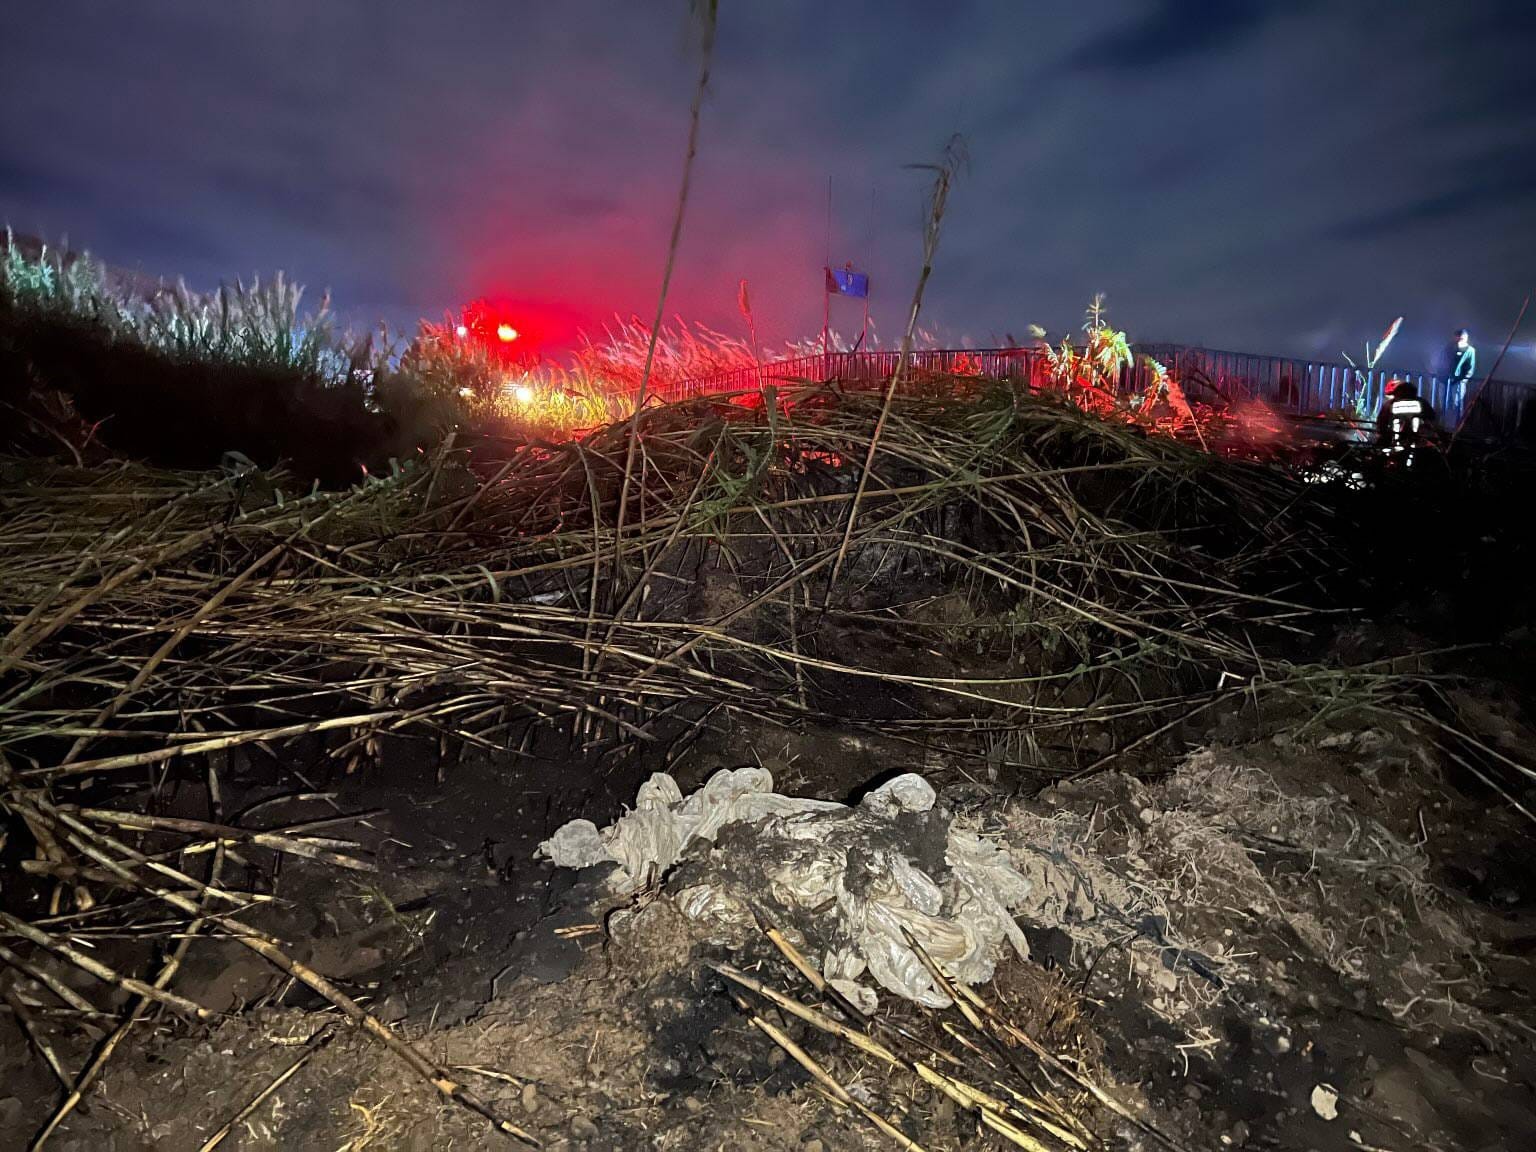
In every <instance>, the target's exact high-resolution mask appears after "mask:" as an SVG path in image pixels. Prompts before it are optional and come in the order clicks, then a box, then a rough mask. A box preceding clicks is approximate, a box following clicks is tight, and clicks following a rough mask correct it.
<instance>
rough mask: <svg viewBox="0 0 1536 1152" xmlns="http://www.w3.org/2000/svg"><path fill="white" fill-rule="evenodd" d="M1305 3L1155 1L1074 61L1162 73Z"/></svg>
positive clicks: (1090, 44)
mask: <svg viewBox="0 0 1536 1152" xmlns="http://www.w3.org/2000/svg"><path fill="white" fill-rule="evenodd" d="M1301 3H1303V0H1157V2H1156V3H1154V4H1152V5H1150V8H1151V11H1149V12H1147V14H1146V15H1145V16H1143V17H1141V18H1140V19H1138V20H1135V21H1134V22H1132V23H1130V24H1127V25H1124V26H1122V27H1119V28H1113V29H1110V30H1109V31H1107V32H1105V33H1104V34H1103V35H1101V36H1096V37H1094V38H1092V39H1090V40H1089V42H1088V43H1087V44H1085V45H1083V47H1082V49H1081V50H1080V51H1079V52H1078V53H1077V54H1076V55H1075V56H1074V58H1073V59H1074V62H1075V63H1077V64H1078V65H1080V66H1082V67H1085V68H1095V69H1103V68H1124V69H1132V70H1135V69H1150V68H1162V67H1165V66H1167V65H1169V64H1174V63H1177V62H1178V61H1181V60H1188V59H1190V58H1192V57H1198V56H1199V55H1201V54H1202V53H1205V52H1213V51H1218V50H1222V49H1226V48H1231V47H1235V46H1236V45H1237V44H1238V42H1239V41H1241V39H1242V38H1243V36H1244V35H1246V34H1247V33H1248V32H1250V31H1252V30H1253V29H1255V28H1258V27H1259V26H1260V25H1261V24H1263V23H1264V22H1265V20H1267V19H1268V18H1269V17H1271V16H1274V15H1276V14H1278V13H1280V12H1281V11H1285V10H1289V11H1291V12H1294V11H1295V10H1296V8H1297V6H1298V5H1300V4H1301Z"/></svg>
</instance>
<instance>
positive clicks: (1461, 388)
mask: <svg viewBox="0 0 1536 1152" xmlns="http://www.w3.org/2000/svg"><path fill="white" fill-rule="evenodd" d="M1445 360H1446V364H1445V372H1446V378H1447V379H1448V380H1449V381H1450V387H1449V388H1448V389H1447V391H1446V394H1445V410H1446V414H1447V415H1448V416H1450V417H1451V418H1452V419H1453V420H1455V421H1456V422H1458V423H1459V422H1460V420H1461V409H1462V405H1463V404H1465V403H1466V401H1467V385H1468V384H1470V383H1471V382H1472V377H1473V375H1474V374H1476V372H1477V349H1476V348H1474V347H1472V340H1471V337H1469V336H1468V335H1467V330H1466V329H1465V328H1463V329H1461V330H1460V331H1458V332H1457V333H1456V338H1455V340H1454V341H1453V342H1452V344H1451V346H1450V348H1449V349H1448V350H1447V352H1446V356H1445Z"/></svg>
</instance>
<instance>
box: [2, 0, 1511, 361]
mask: <svg viewBox="0 0 1536 1152" xmlns="http://www.w3.org/2000/svg"><path fill="white" fill-rule="evenodd" d="M720 7H721V15H720V31H719V42H718V48H717V54H716V59H715V70H714V81H713V84H712V90H711V95H710V97H709V99H708V101H707V103H706V105H705V110H704V126H703V135H702V140H701V151H700V155H699V162H698V167H697V170H696V179H695V184H694V195H693V199H692V201H691V204H690V210H689V216H688V219H687V223H686V226H685V231H684V239H683V246H682V250H681V257H680V266H679V270H678V274H677V278H676V280H675V282H674V290H673V296H672V309H671V310H672V311H675V312H678V313H682V314H684V315H687V316H690V317H695V318H698V319H701V320H705V321H709V322H712V323H714V324H717V325H719V326H721V327H722V328H725V329H727V330H729V331H731V332H733V333H734V332H736V331H737V330H738V329H740V328H741V321H740V319H739V316H738V315H737V312H736V289H737V284H738V281H739V280H740V279H741V278H743V277H745V278H746V279H747V280H748V281H749V282H750V284H751V291H752V297H753V301H754V305H755V308H756V311H757V315H758V322H759V326H760V328H761V329H762V330H763V332H764V335H765V337H773V338H788V337H790V336H794V335H809V334H812V333H814V332H816V331H818V330H819V328H820V323H821V307H822V296H821V287H822V278H821V272H820V269H821V266H822V264H823V263H824V261H825V258H826V251H825V248H826V243H827V221H826V216H827V181H828V177H829V176H830V177H831V179H832V191H833V195H832V207H833V219H832V229H831V241H832V243H831V249H832V252H831V255H832V258H833V261H834V262H835V263H838V264H841V263H842V262H844V261H846V260H852V261H854V262H855V263H856V264H857V265H859V266H861V267H865V268H867V269H868V270H869V271H870V273H871V274H872V280H873V284H874V314H875V317H876V320H877V322H878V328H879V330H880V332H881V334H882V336H883V338H884V339H885V340H887V341H894V339H895V338H896V337H897V336H898V335H899V327H900V324H901V319H900V318H901V316H902V314H903V313H904V311H905V308H906V306H907V303H908V301H909V299H910V295H911V289H912V284H913V281H914V279H915V276H916V273H917V270H918V266H919V252H920V243H921V224H922V214H923V197H924V192H925V179H926V178H925V177H923V176H922V175H920V174H919V173H916V172H913V171H909V170H905V169H904V168H903V165H905V164H910V163H914V162H924V161H929V160H931V159H933V158H934V157H936V156H937V154H938V152H939V150H940V148H941V147H942V146H943V143H944V141H945V140H946V139H947V138H948V136H949V135H950V134H951V133H952V132H956V131H958V132H962V133H964V134H965V136H966V137H967V139H968V142H969V148H970V153H971V167H970V171H969V173H968V174H966V175H965V176H964V178H963V179H962V181H961V183H960V184H959V185H958V186H957V187H956V189H955V191H954V193H953V196H952V198H951V201H950V214H949V216H948V218H947V219H946V221H945V225H944V235H943V242H942V248H941V251H940V254H939V260H938V265H937V269H936V271H935V274H934V276H933V279H932V281H931V283H930V285H929V289H928V296H927V307H926V311H925V320H926V326H928V327H931V328H935V329H937V330H938V331H939V332H941V333H942V334H943V336H944V337H945V338H946V340H949V341H953V342H961V341H965V340H970V341H974V342H977V343H990V342H993V341H999V340H1001V338H1002V337H1003V335H1004V333H1008V332H1011V333H1014V334H1015V335H1018V336H1023V335H1024V333H1025V330H1026V328H1027V326H1028V325H1029V324H1030V323H1032V322H1033V323H1038V324H1041V325H1043V326H1045V327H1047V328H1049V329H1051V330H1053V331H1054V332H1060V331H1062V330H1063V329H1066V328H1070V327H1076V325H1077V324H1078V323H1079V322H1080V318H1081V312H1082V308H1083V305H1084V304H1085V303H1086V302H1087V300H1088V299H1089V297H1090V296H1091V295H1092V293H1093V292H1095V291H1099V290H1102V291H1104V292H1106V293H1107V294H1108V297H1109V304H1110V308H1111V318H1112V319H1114V320H1116V321H1118V322H1119V323H1120V324H1121V325H1123V326H1125V327H1126V328H1128V329H1129V330H1130V332H1131V333H1132V335H1133V336H1135V337H1139V338H1143V339H1149V340H1172V341H1187V342H1192V343H1193V342H1203V343H1206V344H1209V345H1211V346H1215V347H1229V348H1238V349H1242V350H1249V351H1259V352H1276V353H1290V354H1298V355H1324V356H1328V357H1330V358H1334V357H1337V355H1338V353H1339V351H1340V350H1341V349H1348V350H1350V351H1351V352H1352V353H1353V352H1356V351H1357V350H1358V349H1359V347H1360V344H1361V342H1362V341H1363V340H1364V339H1366V338H1367V337H1370V336H1375V335H1377V334H1379V333H1380V331H1381V330H1382V329H1383V328H1384V327H1385V326H1386V324H1387V323H1388V321H1390V320H1391V319H1392V317H1393V316H1396V315H1398V314H1399V313H1402V314H1404V315H1406V317H1407V321H1406V325H1405V329H1404V334H1403V337H1402V338H1401V341H1400V345H1401V347H1400V354H1399V355H1398V356H1397V357H1396V358H1395V359H1396V360H1397V361H1398V362H1399V363H1402V364H1404V365H1405V366H1411V367H1417V366H1423V365H1422V363H1421V362H1422V361H1423V360H1424V359H1425V358H1427V357H1428V356H1429V355H1430V353H1431V350H1432V349H1434V348H1437V347H1439V346H1440V345H1442V344H1443V343H1444V340H1445V337H1446V335H1447V333H1448V332H1449V331H1450V330H1451V329H1453V328H1454V327H1456V326H1459V325H1467V326H1468V327H1470V328H1472V329H1473V333H1474V339H1475V342H1476V343H1478V344H1479V345H1480V346H1481V347H1482V348H1483V349H1484V350H1485V351H1484V355H1485V356H1487V357H1489V358H1491V355H1492V353H1493V352H1495V351H1496V350H1497V346H1498V345H1499V344H1500V343H1501V342H1502V340H1503V337H1504V334H1505V332H1506V331H1507V329H1508V326H1509V324H1510V322H1511V321H1512V320H1513V317H1514V313H1515V312H1516V310H1517V309H1518V307H1519V304H1520V300H1521V298H1522V297H1523V296H1524V294H1525V292H1526V290H1527V289H1528V288H1529V287H1530V286H1531V284H1532V282H1533V281H1536V221H1533V216H1536V15H1533V14H1532V11H1533V9H1532V6H1531V5H1530V4H1529V2H1528V0H1455V2H1449V0H1435V2H1431V3H1420V2H1417V0H1326V2H1324V0H1186V2H1182V3H1181V2H1174V0H1031V2H1025V0H1000V2H982V0H974V2H970V3H965V2H960V0H951V2H948V3H938V2H923V3H917V2H904V0H868V2H858V0H836V2H829V0H803V2H801V0H783V2H766V0H759V2H754V3H747V2H746V0H721V4H720ZM0 24H3V26H0V44H3V45H4V64H3V67H0V76H3V81H0V83H3V85H4V89H3V93H0V95H3V99H0V216H3V217H4V218H5V219H7V220H8V221H9V222H10V223H11V224H12V225H13V226H14V227H15V228H16V229H17V230H18V231H23V232H29V233H33V234H39V235H43V236H45V237H48V238H50V239H53V240H58V239H60V238H62V237H64V236H66V235H67V237H68V239H69V241H70V243H71V245H72V246H73V247H77V248H89V249H90V250H91V251H93V252H95V253H97V254H98V255H101V256H102V257H103V258H105V259H107V260H108V261H110V262H112V263H115V264H119V265H124V266H127V267H130V268H135V269H138V270H141V271H143V272H145V273H148V274H150V275H153V276H160V275H168V276H175V275H177V274H181V275H185V276H186V277H187V278H188V280H189V281H190V282H192V283H193V284H194V285H212V284H214V283H216V282H217V281H218V280H220V279H221V278H227V277H233V276H235V275H239V274H246V275H249V274H250V273H251V272H253V271H262V272H268V271H271V270H274V269H278V268H281V269H284V270H286V271H287V272H289V273H290V274H291V275H292V276H294V277H295V278H296V279H299V280H302V281H304V282H305V283H308V284H309V285H311V287H312V290H316V291H318V289H320V288H323V287H326V286H329V287H330V288H331V289H333V291H334V294H335V296H336V298H337V302H338V304H340V305H341V306H343V309H344V312H345V314H346V315H347V316H348V317H349V318H352V319H356V320H359V321H367V320H373V319H377V318H381V317H382V318H385V319H387V320H389V321H390V322H392V323H394V324H397V325H406V324H409V323H410V322H411V321H413V320H414V318H416V317H419V316H429V317H440V316H441V315H442V314H443V313H444V312H445V310H447V309H449V308H451V307H453V306H455V305H456V304H457V303H460V302H463V301H465V300H466V299H468V298H470V297H473V296H476V295H480V294H483V293H487V292H497V293H506V294H509V295H511V296H513V297H515V298H522V299H527V300H529V301H535V302H537V303H538V304H539V305H540V306H546V305H547V306H550V307H554V308H556V309H563V310H565V311H567V312H568V314H569V315H570V316H571V317H572V318H573V321H574V322H580V323H584V324H587V325H592V326H595V325H598V324H600V323H601V322H602V320H603V319H604V318H605V317H607V316H608V315H610V314H612V313H614V312H621V313H625V314H629V313H640V314H643V315H645V316H646V317H649V315H650V313H651V311H652V310H653V309H654V307H655V293H656V289H657V286H658V284H659V281H660V274H661V266H662V259H663V253H664V250H665V244H666V237H667V233H668V230H669V228H670V224H671V212H672V205H673V202H674V199H675V196H676V189H677V184H678V179H679V175H680V169H681V163H682V155H683V148H684V143H685V140H686V134H687V128H688V102H689V99H690V96H691V94H692V89H693V84H694V81H695V77H696V74H697V53H696V51H695V50H694V49H691V48H690V46H689V37H688V34H687V31H688V20H687V6H686V4H685V3H684V2H683V0H654V2H651V0H646V2H641V0H623V2H621V0H611V2H608V3H595V2H582V0H560V2H540V3H533V2H526V3H524V2H516V0H453V2H446V0H439V2H434V3H426V2H418V3H403V2H399V0H262V2H260V3H253V2H244V0H239V2H237V0H223V2H217V3H211V2H208V0H200V2H197V3H193V2H190V0H135V2H134V3H128V4H123V3H108V2H103V0H46V2H40V0H20V2H19V3H16V4H12V5H9V6H8V7H7V14H6V17H5V19H4V21H3V22H0ZM837 319H838V317H837V316H835V317H834V323H836V321H837ZM841 319H842V320H843V321H844V325H843V326H845V327H846V326H848V325H852V326H854V327H856V326H857V313H856V310H854V309H852V308H851V307H850V308H848V309H847V310H846V311H845V312H844V313H842V315H841ZM1532 339H1533V337H1532V336H1531V334H1530V333H1529V332H1528V333H1526V334H1525V335H1524V336H1523V337H1522V340H1521V342H1520V345H1519V346H1518V347H1517V350H1516V352H1515V353H1514V354H1513V355H1512V361H1513V363H1512V364H1511V368H1510V370H1509V371H1506V372H1501V375H1507V376H1517V377H1519V376H1526V377H1528V376H1531V375H1533V374H1536V356H1533V351H1532ZM1484 366H1485V367H1486V360H1485V362H1484Z"/></svg>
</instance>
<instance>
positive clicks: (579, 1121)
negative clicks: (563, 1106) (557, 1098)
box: [571, 1116, 597, 1140]
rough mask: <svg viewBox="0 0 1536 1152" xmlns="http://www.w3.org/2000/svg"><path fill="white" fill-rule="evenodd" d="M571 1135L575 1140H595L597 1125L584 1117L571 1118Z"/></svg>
mask: <svg viewBox="0 0 1536 1152" xmlns="http://www.w3.org/2000/svg"><path fill="white" fill-rule="evenodd" d="M571 1135H572V1136H574V1137H575V1138H576V1139H577V1140H595V1139H597V1125H596V1124H594V1123H592V1121H590V1120H588V1119H587V1118H586V1117H585V1116H573V1117H571Z"/></svg>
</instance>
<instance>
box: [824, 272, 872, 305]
mask: <svg viewBox="0 0 1536 1152" xmlns="http://www.w3.org/2000/svg"><path fill="white" fill-rule="evenodd" d="M827 291H828V292H829V293H830V294H832V295H833V296H852V297H854V298H855V299H858V300H867V299H869V274H868V273H867V272H855V271H854V270H853V268H852V267H848V268H828V269H827Z"/></svg>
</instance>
